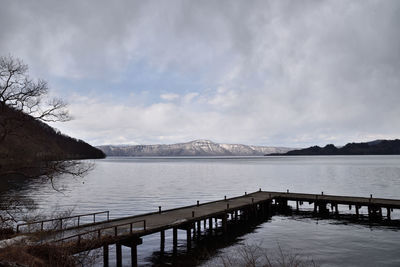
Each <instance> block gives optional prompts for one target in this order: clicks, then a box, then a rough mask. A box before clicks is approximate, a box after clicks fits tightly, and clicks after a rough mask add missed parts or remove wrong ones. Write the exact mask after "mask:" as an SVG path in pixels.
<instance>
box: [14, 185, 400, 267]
mask: <svg viewBox="0 0 400 267" xmlns="http://www.w3.org/2000/svg"><path fill="white" fill-rule="evenodd" d="M288 201H294V202H295V203H296V210H299V209H300V206H301V205H302V204H303V202H308V203H309V204H311V205H313V212H314V214H315V215H317V216H325V215H329V214H333V215H335V216H339V209H338V205H348V206H349V209H351V208H352V207H354V217H355V218H356V219H357V218H359V217H361V214H360V208H362V207H366V208H367V210H368V213H367V214H365V215H363V216H364V217H365V216H367V217H368V218H369V219H370V220H373V221H378V222H379V221H390V220H391V212H392V211H393V209H400V200H394V199H382V198H373V197H372V195H371V196H370V197H367V198H364V197H351V196H334V195H325V194H323V192H322V193H321V194H318V195H316V194H301V193H291V192H289V191H287V192H266V191H261V189H260V190H259V191H257V192H254V193H250V194H247V193H245V194H244V195H242V196H239V197H234V198H226V197H224V198H223V199H221V200H218V201H213V202H207V203H200V202H199V201H197V203H196V204H195V205H192V206H186V207H180V208H176V209H169V210H162V208H161V207H158V210H157V211H156V212H152V213H146V214H142V215H137V216H130V217H123V218H118V219H110V218H109V213H108V212H107V211H106V212H100V213H90V214H84V215H77V216H71V217H65V218H57V219H52V220H45V221H38V222H32V223H26V224H21V225H18V226H17V230H18V231H19V232H21V233H25V234H26V233H27V232H34V230H35V229H36V230H38V231H40V233H41V234H40V235H37V234H36V235H35V234H33V235H32V236H36V238H37V240H36V242H38V243H42V244H43V243H52V244H56V245H59V246H63V248H64V249H67V250H68V251H69V252H70V253H71V254H75V253H78V252H82V251H87V250H92V249H96V248H101V247H103V260H104V266H108V263H109V245H113V244H115V245H116V261H117V266H122V250H121V246H127V247H130V248H131V262H132V266H137V246H138V245H140V244H142V242H143V241H142V237H143V236H146V235H150V234H154V233H158V232H159V233H160V250H161V251H162V252H163V251H164V248H165V231H167V230H172V232H173V252H174V253H176V251H177V244H178V230H185V231H186V239H187V241H186V245H187V249H188V250H190V249H191V245H192V238H193V237H195V236H198V235H200V234H201V229H202V227H201V224H203V230H207V231H209V232H212V231H219V232H222V234H226V235H227V234H229V227H230V225H233V224H238V223H249V222H251V221H254V220H255V219H260V218H261V219H262V218H268V217H270V216H271V215H272V214H273V212H274V211H276V210H285V209H288ZM329 207H330V208H331V210H332V211H330V210H329V209H328V208H329ZM382 210H384V211H382ZM99 214H100V215H101V214H106V217H105V218H103V220H101V221H96V215H97V216H98V217H99ZM87 216H89V217H90V218H93V221H92V222H90V223H82V221H81V218H83V217H87ZM98 217H97V218H98ZM71 220H72V221H73V223H72V224H71ZM67 221H68V222H69V224H68V223H66V222H67ZM48 223H51V224H52V225H53V226H54V225H56V228H59V229H56V230H55V229H53V230H49V231H46V224H48ZM55 223H56V224H55Z"/></svg>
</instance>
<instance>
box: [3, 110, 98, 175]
mask: <svg viewBox="0 0 400 267" xmlns="http://www.w3.org/2000/svg"><path fill="white" fill-rule="evenodd" d="M0 125H2V127H1V128H0V131H1V132H0V135H3V133H4V132H6V131H10V132H9V133H8V134H6V135H5V138H4V140H1V142H0V167H1V165H9V164H23V163H24V162H31V161H42V160H66V159H86V158H103V157H105V155H104V153H103V152H102V151H101V150H99V149H97V148H95V147H93V146H91V145H89V144H87V143H85V142H84V141H82V140H77V139H75V138H72V137H69V136H66V135H64V134H62V133H60V132H59V131H57V130H55V129H53V128H52V127H50V126H49V125H47V124H45V123H43V122H41V121H38V120H36V119H34V118H33V117H31V116H29V115H26V114H24V113H21V112H19V111H16V110H13V109H12V108H9V107H6V108H5V109H4V110H3V111H2V112H1V113H0Z"/></svg>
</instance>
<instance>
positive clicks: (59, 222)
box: [17, 210, 110, 233]
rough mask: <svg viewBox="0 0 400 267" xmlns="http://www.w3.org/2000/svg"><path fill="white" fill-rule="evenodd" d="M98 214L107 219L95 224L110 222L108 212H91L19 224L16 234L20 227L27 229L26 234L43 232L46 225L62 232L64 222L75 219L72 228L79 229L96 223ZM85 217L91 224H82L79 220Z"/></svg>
mask: <svg viewBox="0 0 400 267" xmlns="http://www.w3.org/2000/svg"><path fill="white" fill-rule="evenodd" d="M100 214H106V216H107V219H106V220H100V221H99V220H97V222H104V221H107V222H108V221H109V220H110V212H109V211H108V210H107V211H100V212H92V213H85V214H79V215H74V216H67V217H60V218H54V219H46V220H40V221H34V222H27V223H20V224H18V225H17V233H19V232H20V231H21V227H24V226H25V227H27V228H28V233H32V232H38V231H44V230H49V229H45V225H46V224H50V223H51V224H52V225H51V226H52V227H51V229H50V230H63V225H64V226H65V225H66V223H65V222H66V221H70V220H73V219H76V221H77V223H76V224H74V225H73V227H80V226H82V225H87V224H94V223H96V215H100ZM85 217H92V218H93V221H91V222H85V223H83V224H82V222H81V218H85ZM35 225H36V226H40V228H39V227H35V228H34V229H31V227H32V226H35Z"/></svg>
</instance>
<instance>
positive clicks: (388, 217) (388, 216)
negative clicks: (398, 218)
mask: <svg viewBox="0 0 400 267" xmlns="http://www.w3.org/2000/svg"><path fill="white" fill-rule="evenodd" d="M386 217H387V219H388V220H389V221H390V220H391V218H390V208H386Z"/></svg>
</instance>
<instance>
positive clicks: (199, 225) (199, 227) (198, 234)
mask: <svg viewBox="0 0 400 267" xmlns="http://www.w3.org/2000/svg"><path fill="white" fill-rule="evenodd" d="M200 235H201V223H200V221H197V238H200Z"/></svg>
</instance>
